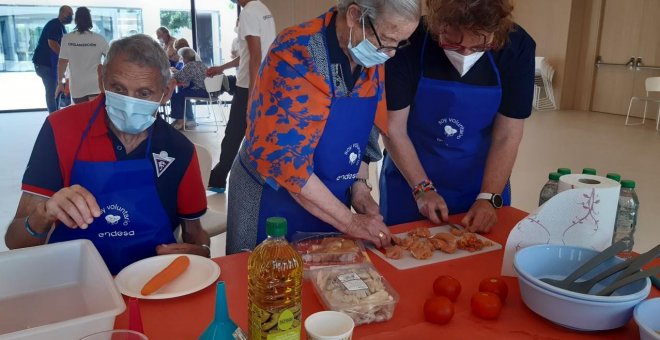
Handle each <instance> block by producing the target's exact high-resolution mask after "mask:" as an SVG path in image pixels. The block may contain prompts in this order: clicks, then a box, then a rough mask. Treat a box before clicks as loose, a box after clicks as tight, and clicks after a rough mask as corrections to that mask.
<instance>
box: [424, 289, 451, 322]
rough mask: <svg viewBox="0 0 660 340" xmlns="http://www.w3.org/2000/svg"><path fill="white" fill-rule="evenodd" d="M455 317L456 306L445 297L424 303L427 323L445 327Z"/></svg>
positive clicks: (430, 299) (433, 298) (436, 297)
mask: <svg viewBox="0 0 660 340" xmlns="http://www.w3.org/2000/svg"><path fill="white" fill-rule="evenodd" d="M453 316H454V304H453V303H452V302H451V300H449V298H447V297H444V296H434V297H432V298H429V299H428V300H426V302H424V318H425V319H426V321H429V322H433V323H437V324H440V325H444V324H446V323H447V322H449V320H451V318H452V317H453Z"/></svg>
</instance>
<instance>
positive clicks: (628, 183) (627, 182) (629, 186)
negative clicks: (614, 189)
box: [621, 179, 635, 189]
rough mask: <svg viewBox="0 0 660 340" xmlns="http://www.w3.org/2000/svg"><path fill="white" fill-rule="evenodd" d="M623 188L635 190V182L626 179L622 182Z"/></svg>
mask: <svg viewBox="0 0 660 340" xmlns="http://www.w3.org/2000/svg"><path fill="white" fill-rule="evenodd" d="M621 187H622V188H626V189H634V188H635V181H632V180H629V179H624V180H623V181H621Z"/></svg>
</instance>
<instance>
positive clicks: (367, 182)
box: [355, 178, 373, 191]
mask: <svg viewBox="0 0 660 340" xmlns="http://www.w3.org/2000/svg"><path fill="white" fill-rule="evenodd" d="M355 181H356V182H361V183H364V185H366V186H367V188H369V191H371V190H373V187H372V186H371V184H369V181H368V180H367V179H366V178H356V179H355Z"/></svg>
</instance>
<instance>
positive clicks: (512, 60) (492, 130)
mask: <svg viewBox="0 0 660 340" xmlns="http://www.w3.org/2000/svg"><path fill="white" fill-rule="evenodd" d="M512 10H513V7H512V6H511V5H510V4H509V1H508V0H489V1H474V0H429V1H428V15H427V17H426V19H425V20H424V21H423V22H420V25H419V27H418V28H417V30H416V31H415V33H414V34H413V35H412V37H411V38H410V41H411V46H410V48H407V49H405V50H403V51H402V53H398V54H397V55H396V57H395V58H393V59H392V60H390V61H389V62H388V63H387V66H386V68H387V105H388V109H389V111H390V112H389V125H388V135H387V136H385V137H384V138H383V139H384V142H385V147H386V149H387V151H388V154H387V156H386V157H385V161H384V164H383V169H382V172H381V180H380V182H379V185H380V208H381V212H382V214H383V217H384V218H385V223H387V224H388V225H392V224H399V223H404V222H410V221H415V220H419V219H423V218H428V219H430V220H431V221H432V222H434V223H438V224H439V223H440V222H441V221H446V220H447V216H448V214H458V213H463V212H467V214H466V216H465V217H464V218H463V220H462V221H461V223H462V224H464V225H465V226H466V227H467V228H468V230H470V231H479V232H488V231H489V230H490V228H491V227H492V226H493V225H495V223H496V222H497V215H496V214H495V209H496V208H497V207H499V206H501V205H502V204H505V205H508V204H510V202H511V193H510V187H509V176H511V169H512V168H513V164H514V162H515V159H516V155H517V153H518V145H519V144H520V140H521V138H522V134H523V125H524V119H525V118H527V117H529V115H530V113H531V108H532V97H533V89H534V54H535V43H534V40H533V39H532V38H531V37H530V36H529V35H528V34H527V32H525V30H524V29H522V27H520V26H517V25H515V24H514V23H513V22H512V19H511V11H512ZM411 191H412V192H411ZM500 195H501V196H500Z"/></svg>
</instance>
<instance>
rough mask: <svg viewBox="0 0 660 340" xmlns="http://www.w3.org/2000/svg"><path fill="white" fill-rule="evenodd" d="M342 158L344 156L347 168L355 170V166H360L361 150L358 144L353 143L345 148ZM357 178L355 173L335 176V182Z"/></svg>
mask: <svg viewBox="0 0 660 340" xmlns="http://www.w3.org/2000/svg"><path fill="white" fill-rule="evenodd" d="M344 156H346V158H347V161H348V165H349V166H348V168H355V166H356V165H357V166H358V169H359V166H360V161H361V160H362V148H361V147H360V144H358V143H353V144H351V145H349V146H348V147H347V148H346V151H344ZM356 177H357V173H348V174H344V175H339V176H337V180H338V181H341V180H352V179H355V178H356Z"/></svg>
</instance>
